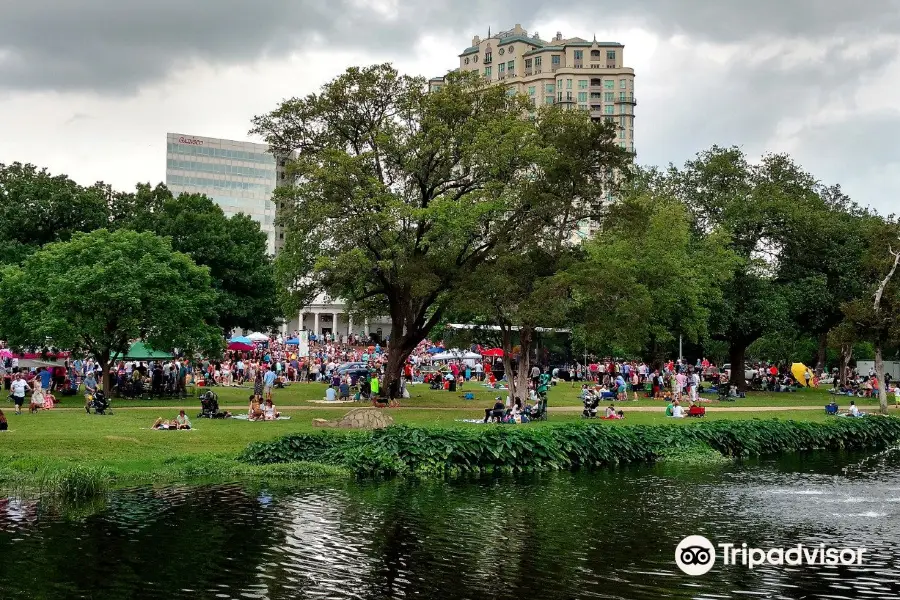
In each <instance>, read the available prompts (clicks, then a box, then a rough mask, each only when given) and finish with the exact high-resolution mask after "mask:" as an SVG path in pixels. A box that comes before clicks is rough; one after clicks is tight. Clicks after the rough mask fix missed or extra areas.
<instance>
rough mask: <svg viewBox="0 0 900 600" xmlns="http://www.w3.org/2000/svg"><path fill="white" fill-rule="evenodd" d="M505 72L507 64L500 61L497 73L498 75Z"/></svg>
mask: <svg viewBox="0 0 900 600" xmlns="http://www.w3.org/2000/svg"><path fill="white" fill-rule="evenodd" d="M504 72H506V65H505V64H503V63H500V66H499V68H498V69H497V74H498V75H503V73H504Z"/></svg>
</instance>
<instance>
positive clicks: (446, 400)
mask: <svg viewBox="0 0 900 600" xmlns="http://www.w3.org/2000/svg"><path fill="white" fill-rule="evenodd" d="M326 387H327V386H326V385H325V384H323V383H310V384H302V383H297V384H293V385H291V386H289V387H287V388H285V389H282V390H275V394H274V400H275V405H276V406H284V407H289V406H307V407H319V408H329V407H323V405H322V404H317V403H316V402H315V401H317V400H322V399H323V398H324V396H325V389H326ZM212 389H213V391H215V392H216V394H218V396H219V404H220V405H222V406H227V407H232V408H241V409H243V408H245V407H246V406H247V401H248V398H249V395H250V393H251V392H252V389H251V388H249V387H243V388H224V387H215V388H212ZM409 389H410V396H411V398H409V399H407V400H404V401H403V407H404V408H444V409H454V408H459V409H470V410H475V411H477V410H478V409H479V408H482V409H483V408H484V407H486V406H488V405H490V404H491V403H493V400H494V398H496V397H497V396H501V397H503V398H504V399H505V398H506V390H491V389H487V388H485V387H483V386H481V385H479V384H476V383H470V384H467V385H466V386H465V388H464V389H463V390H461V391H456V392H453V393H451V392H445V391H443V390H432V389H430V388H429V387H428V386H426V385H422V384H418V385H412V386H410V388H409ZM199 391H201V392H202V391H203V390H202V388H200V390H199ZM469 392H471V393H472V394H474V396H475V399H474V400H466V399H465V398H464V395H465V394H466V393H469ZM580 393H581V386H580V385H579V384H575V385H572V384H568V383H565V382H562V383H560V384H559V385H557V386H554V387H552V388H551V389H550V393H549V404H550V407H551V409H552V407H554V406H576V407H577V406H581V400H580V399H579V397H578V395H579V394H580ZM701 397H705V398H708V399H710V400H712V401H713V402H712V403H711V406H717V405H719V403H718V402H717V401H715V395H711V394H708V393H707V394H702V395H701ZM631 398H633V395H629V401H628V403H627V404H623V407H625V408H627V407H628V406H665V403H664V402H662V401H661V400H651V399H648V398H645V397H644V395H643V394H641V395H639V396H638V398H639V399H638V400H637V401H636V402H635V401H633V400H631ZM833 398H834V399H836V401H837V402H838V404H840V405H841V408H844V407H845V406H846V405H849V403H850V402H849V401H850V400H851V399H850V398H847V397H837V396H831V395H829V394H828V392H827V389H826V388H819V389H803V390H800V391H798V392H793V393H790V392H788V393H766V392H749V393H748V394H747V397H746V398H741V399H738V400H735V401H734V402H724V403H721V406H726V407H740V406H759V407H770V406H777V407H791V406H817V407H818V406H824V405H825V404H828V402H830V401H831V400H832V399H833ZM890 400H891V401H893V398H890ZM61 401H62V402H61V405H62V406H64V407H79V408H80V407H82V406H83V404H84V400H83V398H82V397H81V396H75V397H69V398H62V399H61ZM856 403H857V405H859V406H860V407H869V408H868V409H871V407H876V406H877V405H878V399H877V398H856ZM9 406H10V407H11V405H9ZM113 406H114V407H116V408H124V407H137V406H160V407H171V408H176V407H181V406H183V407H184V408H191V409H192V410H193V409H194V408H196V410H197V411H198V412H199V406H200V401H199V400H198V399H197V398H188V399H186V400H119V399H114V400H113ZM344 407H352V405H344V406H342V407H341V408H344Z"/></svg>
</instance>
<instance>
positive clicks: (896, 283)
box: [842, 218, 900, 414]
mask: <svg viewBox="0 0 900 600" xmlns="http://www.w3.org/2000/svg"><path fill="white" fill-rule="evenodd" d="M872 225H873V226H872V227H870V228H869V240H868V241H869V244H868V248H867V252H866V256H865V260H864V269H865V275H866V277H867V280H868V281H869V282H870V283H869V285H868V286H867V292H868V293H865V294H863V295H861V296H860V297H859V298H857V299H856V300H853V301H850V302H846V303H845V304H844V305H843V307H842V308H843V311H844V315H845V318H846V321H847V322H848V323H850V324H852V326H853V327H854V329H855V330H856V332H857V334H858V336H859V337H860V338H861V339H864V340H867V341H870V342H872V344H873V346H874V347H875V371H876V374H877V376H878V382H879V394H878V396H879V404H880V406H881V412H882V413H883V414H887V389H886V386H885V383H884V351H885V349H886V348H887V347H889V346H895V345H897V344H900V274H898V273H897V271H898V267H900V223H898V222H897V221H895V220H894V219H893V218H890V219H883V220H880V222H879V223H878V224H877V225H875V224H874V223H873V224H872Z"/></svg>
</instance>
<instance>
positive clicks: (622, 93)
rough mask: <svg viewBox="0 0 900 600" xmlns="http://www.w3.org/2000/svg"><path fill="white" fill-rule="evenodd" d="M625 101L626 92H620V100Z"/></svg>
mask: <svg viewBox="0 0 900 600" xmlns="http://www.w3.org/2000/svg"><path fill="white" fill-rule="evenodd" d="M624 99H625V92H619V100H624Z"/></svg>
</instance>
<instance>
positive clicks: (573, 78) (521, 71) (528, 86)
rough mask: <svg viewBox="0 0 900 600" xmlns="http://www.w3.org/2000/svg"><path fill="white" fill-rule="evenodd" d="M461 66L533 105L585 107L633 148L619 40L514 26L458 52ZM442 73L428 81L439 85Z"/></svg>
mask: <svg viewBox="0 0 900 600" xmlns="http://www.w3.org/2000/svg"><path fill="white" fill-rule="evenodd" d="M459 70H460V71H476V72H478V73H481V74H482V76H483V77H484V78H485V79H487V80H488V81H491V82H496V83H498V84H502V85H505V86H507V87H508V88H509V90H510V91H511V92H515V93H519V94H524V95H526V96H528V97H529V98H530V99H531V103H532V105H533V106H534V107H535V108H537V107H539V106H541V105H544V104H562V105H564V106H567V107H571V108H574V109H578V110H584V111H589V112H590V114H591V117H592V118H595V119H604V120H606V121H609V122H611V123H614V124H616V126H617V127H618V137H619V145H620V146H622V147H623V148H627V149H628V150H631V151H634V108H635V106H636V105H637V100H636V99H635V95H634V69H632V68H630V67H626V66H625V46H623V45H622V44H620V43H618V42H598V41H597V40H596V39H594V41H591V42H589V41H587V40H584V39H582V38H579V37H573V38H563V35H562V33H557V34H556V36H555V37H554V38H553V39H552V40H551V41H549V42H547V41H544V40H542V39H540V36H539V35H538V34H537V33H534V34H533V35H529V34H528V32H527V31H525V30H524V29H522V26H521V25H518V24H517V25H516V26H515V27H514V28H513V29H510V30H509V31H501V32H499V33H497V34H494V35H488V37H487V38H484V39H482V38H481V37H479V36H477V35H476V36H475V37H474V38H472V45H471V46H470V47H468V48H466V49H465V50H463V52H462V54H460V55H459ZM443 82H444V78H443V77H436V78H434V79H431V80H430V81H429V85H430V87H431V89H432V90H434V89H440V86H441V85H443Z"/></svg>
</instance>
